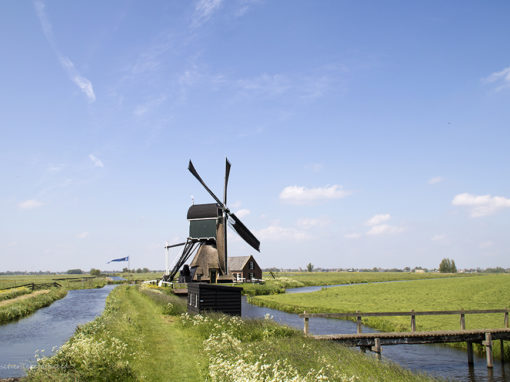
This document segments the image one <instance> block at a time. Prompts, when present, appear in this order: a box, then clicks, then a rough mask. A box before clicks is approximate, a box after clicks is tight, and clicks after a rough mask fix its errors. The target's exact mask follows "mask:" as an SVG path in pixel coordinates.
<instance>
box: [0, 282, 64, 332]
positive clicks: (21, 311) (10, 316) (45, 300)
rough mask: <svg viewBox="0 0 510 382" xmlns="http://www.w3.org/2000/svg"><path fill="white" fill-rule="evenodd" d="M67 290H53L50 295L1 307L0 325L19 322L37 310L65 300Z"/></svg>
mask: <svg viewBox="0 0 510 382" xmlns="http://www.w3.org/2000/svg"><path fill="white" fill-rule="evenodd" d="M66 294H67V290H66V289H63V288H52V289H50V290H49V292H48V293H43V294H37V295H34V296H33V297H28V296H27V297H28V298H25V299H20V300H18V301H13V302H12V303H10V304H7V305H3V306H0V324H5V323H7V322H11V321H15V320H19V319H20V318H23V317H26V316H28V315H29V314H31V313H33V312H35V311H36V310H37V309H40V308H43V307H45V306H48V305H50V304H51V303H52V302H54V301H56V300H58V299H61V298H63V297H64V296H65V295H66Z"/></svg>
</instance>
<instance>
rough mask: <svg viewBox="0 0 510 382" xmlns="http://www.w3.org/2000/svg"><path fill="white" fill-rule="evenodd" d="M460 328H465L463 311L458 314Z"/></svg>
mask: <svg viewBox="0 0 510 382" xmlns="http://www.w3.org/2000/svg"><path fill="white" fill-rule="evenodd" d="M460 330H466V318H465V316H464V313H461V314H460Z"/></svg>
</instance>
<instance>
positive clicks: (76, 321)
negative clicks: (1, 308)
mask: <svg viewBox="0 0 510 382" xmlns="http://www.w3.org/2000/svg"><path fill="white" fill-rule="evenodd" d="M113 288H115V285H107V286H105V287H103V288H97V289H79V290H70V291H69V292H68V293H67V296H66V297H64V298H63V299H61V300H58V301H55V302H54V303H53V304H51V305H50V306H48V307H46V308H42V309H39V310H38V311H37V312H35V313H34V314H32V315H30V316H28V317H26V318H23V319H21V320H19V321H15V322H11V323H9V324H6V325H1V326H0V344H1V346H0V378H9V377H20V376H23V375H24V374H25V369H26V368H28V367H30V366H31V365H33V364H34V363H35V353H36V351H39V352H40V353H41V354H42V355H46V356H49V355H51V354H52V351H53V349H54V348H55V349H56V348H59V347H60V346H62V345H63V344H64V343H65V342H66V341H67V340H68V339H69V338H70V337H71V336H72V335H73V333H74V331H75V329H76V327H77V326H78V325H81V324H84V323H86V322H89V321H92V320H93V319H94V318H95V317H97V316H98V315H100V314H101V313H102V312H103V310H104V306H105V301H106V297H107V296H108V294H109V293H110V292H111V291H112V289H113Z"/></svg>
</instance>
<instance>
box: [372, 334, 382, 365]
mask: <svg viewBox="0 0 510 382" xmlns="http://www.w3.org/2000/svg"><path fill="white" fill-rule="evenodd" d="M372 351H373V352H374V353H375V354H376V357H377V359H378V360H380V359H381V353H382V347H381V339H380V338H374V346H372Z"/></svg>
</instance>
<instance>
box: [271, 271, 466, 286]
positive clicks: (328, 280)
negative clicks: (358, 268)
mask: <svg viewBox="0 0 510 382" xmlns="http://www.w3.org/2000/svg"><path fill="white" fill-rule="evenodd" d="M274 275H275V277H276V280H278V279H279V278H289V279H293V280H296V281H299V282H300V283H302V286H312V285H335V284H358V283H371V282H382V281H395V280H421V279H437V278H450V277H472V276H473V274H464V273H432V272H429V273H414V272H275V273H274ZM263 278H264V280H266V281H271V280H275V279H273V278H272V277H271V275H270V274H269V273H268V272H264V275H263Z"/></svg>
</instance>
